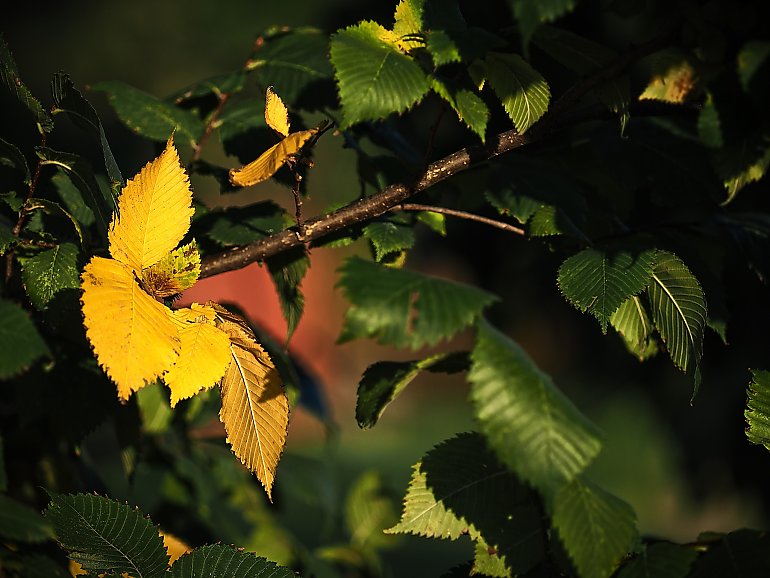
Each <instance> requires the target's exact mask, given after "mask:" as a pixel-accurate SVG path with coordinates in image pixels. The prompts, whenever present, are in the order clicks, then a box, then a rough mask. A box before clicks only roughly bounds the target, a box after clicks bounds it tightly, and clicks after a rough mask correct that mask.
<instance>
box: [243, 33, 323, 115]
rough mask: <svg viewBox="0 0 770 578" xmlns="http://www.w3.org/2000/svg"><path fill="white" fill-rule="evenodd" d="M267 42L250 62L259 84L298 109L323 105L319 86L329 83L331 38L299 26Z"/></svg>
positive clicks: (271, 37) (266, 36) (250, 67)
mask: <svg viewBox="0 0 770 578" xmlns="http://www.w3.org/2000/svg"><path fill="white" fill-rule="evenodd" d="M264 38H265V43H264V44H263V45H262V46H260V47H259V49H257V50H256V51H255V52H254V54H253V55H252V57H251V59H250V61H249V65H248V67H249V70H253V71H254V72H253V74H254V76H256V80H257V82H258V83H259V84H260V85H261V86H263V87H266V86H271V85H272V86H273V87H275V91H276V92H277V93H278V94H280V95H281V99H282V100H283V101H284V102H285V103H287V104H289V105H291V106H295V107H297V108H308V109H316V108H320V107H321V106H322V105H323V99H321V94H320V92H321V91H319V87H321V86H323V84H322V83H324V82H329V84H331V82H330V80H331V77H332V67H331V65H330V64H329V58H328V54H329V35H328V34H327V33H326V32H324V31H323V30H319V29H317V28H310V27H300V28H294V29H291V30H289V31H288V32H283V31H281V32H277V33H275V34H266V35H265V36H264Z"/></svg>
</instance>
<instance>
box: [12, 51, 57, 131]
mask: <svg viewBox="0 0 770 578" xmlns="http://www.w3.org/2000/svg"><path fill="white" fill-rule="evenodd" d="M0 79H2V81H3V84H4V85H5V88H6V89H7V90H8V92H9V93H10V94H12V95H13V96H14V97H15V98H16V100H18V101H19V102H20V103H21V104H22V106H24V107H25V108H26V109H27V110H29V112H31V113H32V116H33V117H34V119H35V122H36V123H37V124H38V126H39V127H40V129H41V130H42V131H44V132H51V131H52V130H53V120H52V119H51V116H50V115H49V114H48V113H47V112H46V111H45V109H44V108H43V106H42V105H41V104H40V101H39V100H38V99H36V98H35V97H34V96H32V93H31V92H30V90H29V88H27V85H26V84H24V83H23V82H22V81H21V78H19V70H18V68H17V67H16V61H14V59H13V55H12V54H11V51H10V49H9V48H8V45H7V44H6V43H5V40H4V39H3V37H2V36H0Z"/></svg>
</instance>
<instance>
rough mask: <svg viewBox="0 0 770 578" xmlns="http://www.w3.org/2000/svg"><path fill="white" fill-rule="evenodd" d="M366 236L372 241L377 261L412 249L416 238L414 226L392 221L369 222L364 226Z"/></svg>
mask: <svg viewBox="0 0 770 578" xmlns="http://www.w3.org/2000/svg"><path fill="white" fill-rule="evenodd" d="M364 236H365V237H366V238H367V239H369V240H370V241H371V242H372V246H373V247H374V256H375V259H376V260H377V262H380V261H382V260H383V259H384V258H385V257H387V256H388V255H391V254H393V253H398V252H400V251H404V250H406V249H411V248H412V246H413V245H414V240H415V239H414V230H413V229H412V227H410V226H408V225H402V224H399V223H393V222H392V221H374V222H373V223H369V224H368V225H367V226H366V227H364Z"/></svg>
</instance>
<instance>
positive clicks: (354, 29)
mask: <svg viewBox="0 0 770 578" xmlns="http://www.w3.org/2000/svg"><path fill="white" fill-rule="evenodd" d="M330 50H331V62H332V64H333V65H334V75H335V78H336V79H337V85H338V87H339V93H340V100H341V102H342V128H347V127H349V126H351V125H353V124H355V123H357V122H361V121H365V120H376V119H379V118H382V117H384V116H387V115H388V114H390V113H393V112H403V111H405V110H406V109H408V108H409V107H411V106H412V105H414V104H416V103H417V102H419V101H420V100H421V99H422V97H423V96H425V93H427V92H428V89H429V88H430V85H429V82H428V77H427V76H426V75H425V73H424V72H423V71H422V69H421V68H420V65H419V64H417V62H415V61H414V60H412V58H411V57H409V56H408V55H406V54H404V53H403V52H401V51H400V49H399V47H398V44H397V42H396V35H395V34H394V33H393V32H391V31H389V30H387V29H385V28H383V27H382V26H380V25H379V24H377V23H376V22H369V21H365V22H361V23H359V24H357V25H355V26H349V27H348V28H345V29H343V30H340V31H338V32H337V33H336V34H334V36H332V39H331V48H330Z"/></svg>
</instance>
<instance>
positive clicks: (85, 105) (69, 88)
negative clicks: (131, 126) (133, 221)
mask: <svg viewBox="0 0 770 578" xmlns="http://www.w3.org/2000/svg"><path fill="white" fill-rule="evenodd" d="M51 92H52V94H53V102H54V109H53V113H54V114H56V113H59V112H66V113H67V114H68V115H69V117H70V118H71V119H72V122H73V123H75V125H77V126H79V127H80V128H81V129H83V130H85V131H86V132H87V133H89V134H90V135H91V138H93V139H94V141H96V142H97V143H99V146H100V147H101V149H102V155H103V156H104V166H105V168H106V169H107V176H108V177H109V179H110V181H111V182H112V188H113V190H119V189H120V188H121V187H122V186H123V176H122V175H121V174H120V169H119V168H118V163H117V162H115V157H114V156H112V149H110V143H109V142H108V141H107V135H106V134H105V133H104V127H103V126H102V122H101V121H100V120H99V116H98V115H97V114H96V111H95V110H94V107H93V106H91V104H90V103H89V102H88V101H87V100H86V99H85V97H84V96H83V95H82V94H81V93H80V92H79V91H78V89H76V88H75V85H74V84H73V83H72V80H71V79H70V77H69V76H68V75H66V74H64V73H63V72H57V73H56V74H54V75H53V80H52V81H51Z"/></svg>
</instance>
